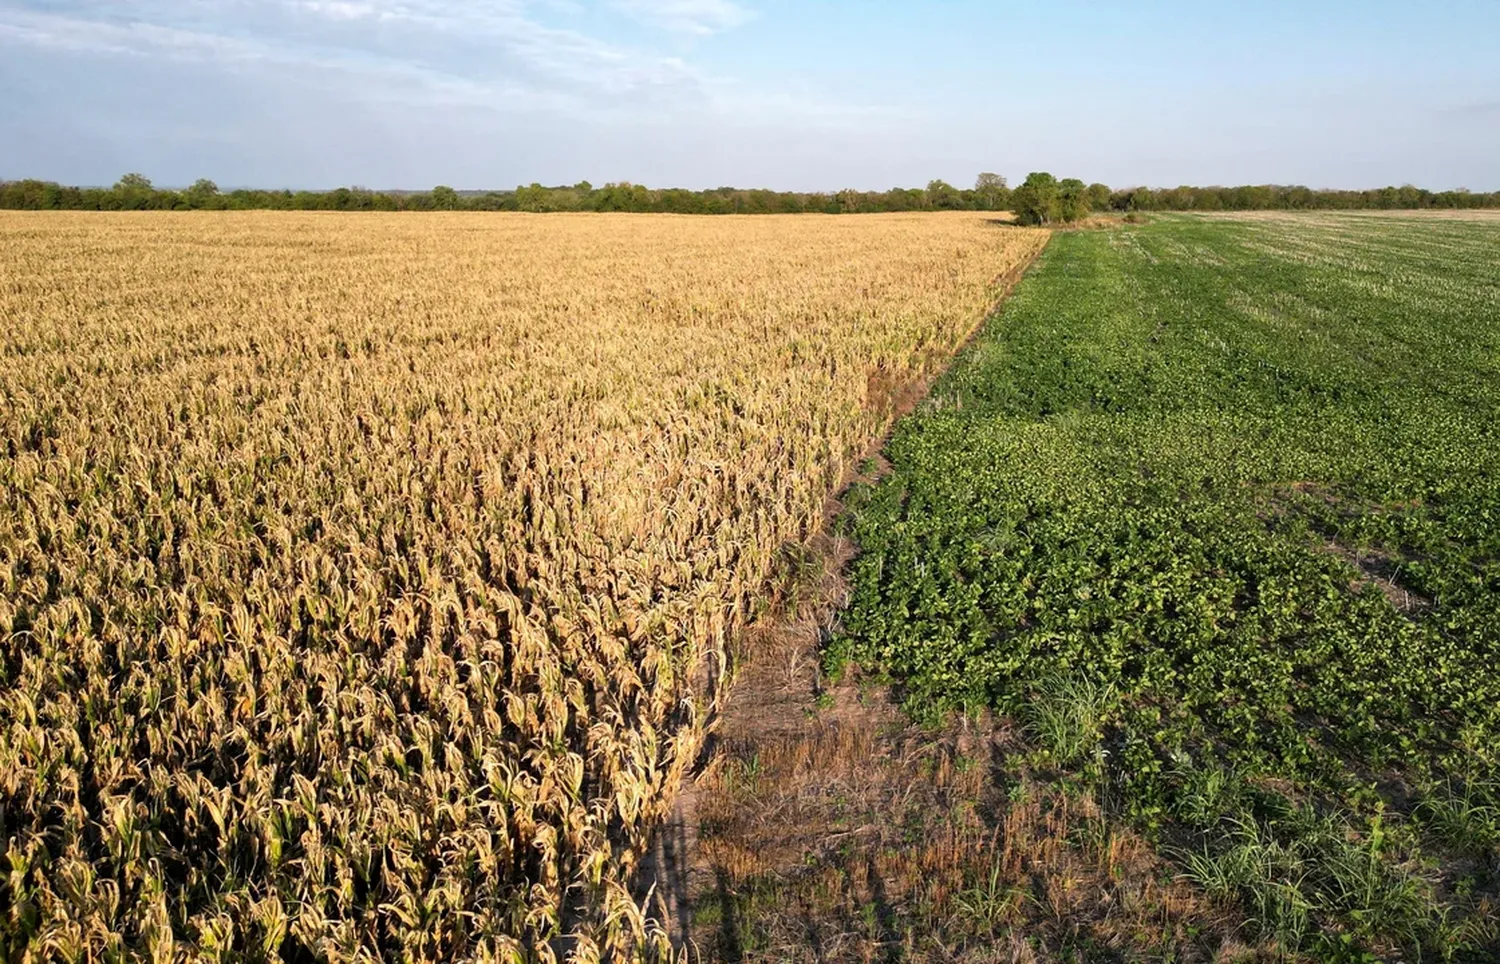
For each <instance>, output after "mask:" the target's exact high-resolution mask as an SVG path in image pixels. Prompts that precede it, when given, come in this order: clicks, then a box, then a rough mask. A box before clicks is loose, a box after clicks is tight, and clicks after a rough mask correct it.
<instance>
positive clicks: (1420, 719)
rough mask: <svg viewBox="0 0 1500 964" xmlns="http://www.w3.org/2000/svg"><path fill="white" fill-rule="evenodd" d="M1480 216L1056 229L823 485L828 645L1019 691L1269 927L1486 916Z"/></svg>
mask: <svg viewBox="0 0 1500 964" xmlns="http://www.w3.org/2000/svg"><path fill="white" fill-rule="evenodd" d="M1046 187H1047V181H1046V180H1045V179H1044V178H1042V177H1038V176H1034V177H1033V178H1029V179H1028V183H1027V184H1026V185H1023V186H1022V187H1021V188H1018V189H1017V191H1016V195H1017V200H1016V207H1017V209H1018V211H1019V210H1020V209H1021V207H1022V200H1023V199H1024V200H1025V201H1026V202H1027V204H1031V203H1033V202H1035V203H1037V204H1040V205H1041V207H1042V208H1045V206H1046V205H1045V199H1046ZM1497 250H1500V225H1495V224H1491V223H1487V222H1482V221H1469V222H1464V221H1452V220H1445V221H1413V220H1411V219H1409V218H1408V219H1370V218H1353V217H1345V216H1338V215H1334V216H1325V217H1322V218H1318V219H1311V218H1301V219H1297V220H1291V219H1282V220H1277V221H1240V222H1230V221H1213V222H1209V221H1204V220H1195V219H1187V218H1182V217H1175V218H1173V217H1166V218H1159V219H1156V220H1155V221H1153V223H1151V224H1149V225H1145V226H1142V227H1132V228H1130V229H1127V230H1121V231H1110V232H1075V233H1068V234H1062V235H1058V236H1057V237H1055V238H1054V239H1053V241H1052V244H1051V246H1050V247H1049V249H1048V250H1047V251H1046V252H1045V253H1044V254H1043V256H1042V259H1041V261H1040V262H1039V264H1038V267H1037V268H1036V269H1035V270H1034V271H1033V272H1032V274H1031V275H1030V276H1029V277H1028V279H1027V280H1026V281H1025V282H1023V283H1022V285H1021V286H1020V287H1019V288H1018V289H1017V291H1016V293H1015V295H1014V296H1013V298H1012V299H1011V301H1010V303H1009V305H1008V307H1007V308H1006V310H1005V312H1004V314H1003V315H1001V316H1000V317H999V318H997V319H996V320H994V321H993V322H991V324H990V325H989V326H988V327H987V329H986V330H985V331H984V333H983V334H982V335H981V337H980V338H979V339H978V340H977V341H976V342H975V343H974V345H973V346H972V347H971V349H970V350H969V351H968V352H967V353H966V354H965V355H964V356H963V357H962V358H961V359H960V360H959V362H958V363H957V364H956V365H955V367H954V368H953V369H952V370H951V371H950V372H949V373H948V374H947V375H946V376H944V378H943V379H941V380H940V381H939V382H938V384H937V385H936V386H935V387H934V389H933V398H934V399H940V400H942V404H931V405H929V406H926V407H925V408H923V409H921V410H919V411H918V412H917V413H916V414H914V415H912V416H910V417H909V418H908V419H906V420H904V421H903V422H902V423H901V425H900V426H898V429H897V431H896V433H895V434H894V436H893V438H892V440H891V442H890V444H889V446H888V449H887V456H888V457H889V459H890V461H891V463H892V470H891V472H890V474H889V475H888V476H887V477H886V478H884V479H883V480H882V481H881V482H879V483H877V484H875V485H873V486H870V487H868V488H866V489H863V490H861V491H860V492H858V493H857V494H855V495H854V496H853V497H852V498H851V499H850V502H849V505H850V512H851V516H850V518H849V520H848V521H846V523H845V524H846V526H847V528H848V530H849V531H850V532H851V534H852V535H853V536H854V537H855V539H856V540H857V542H858V543H859V545H860V547H861V555H860V556H859V557H858V559H857V560H856V562H855V563H854V567H853V574H852V577H853V584H854V592H853V597H852V602H851V605H850V607H849V609H848V611H847V613H846V615H845V620H844V625H845V631H844V633H843V635H842V636H840V637H839V638H837V639H836V640H835V641H834V642H833V643H832V645H831V646H830V648H829V651H828V653H827V660H828V662H829V664H830V667H829V668H830V669H831V670H834V671H837V670H838V669H839V667H840V664H841V663H843V662H845V661H848V660H854V661H858V662H859V663H861V664H863V665H864V666H865V667H866V668H867V669H871V670H874V671H878V672H881V673H883V674H886V675H888V676H891V677H893V678H895V679H896V680H897V681H898V682H899V683H900V685H901V689H902V691H903V692H904V693H905V694H906V697H905V698H906V705H907V707H908V708H909V710H910V711H911V712H912V713H914V714H916V715H919V716H932V715H934V714H938V713H942V712H945V711H949V710H957V709H961V708H965V707H968V706H971V705H972V704H973V703H975V702H987V703H989V704H991V705H992V706H995V707H996V708H998V709H1000V710H1002V711H1006V712H1010V713H1012V714H1013V715H1016V716H1018V717H1019V718H1020V719H1021V720H1022V722H1024V723H1026V724H1027V725H1028V727H1029V729H1030V732H1031V733H1032V734H1033V735H1034V737H1036V738H1037V741H1038V743H1039V744H1040V745H1041V746H1042V747H1043V748H1044V749H1046V750H1047V751H1048V754H1049V756H1050V757H1051V758H1052V759H1053V761H1054V762H1056V763H1057V764H1058V765H1062V766H1067V767H1069V768H1073V769H1076V770H1079V771H1081V772H1082V773H1083V774H1084V775H1085V776H1087V777H1089V778H1091V779H1096V780H1097V781H1098V782H1099V784H1100V786H1101V788H1102V789H1103V790H1105V791H1106V792H1105V796H1106V797H1107V798H1108V799H1111V800H1114V801H1115V807H1116V811H1117V813H1118V814H1119V815H1120V816H1122V817H1123V818H1125V819H1128V820H1129V821H1131V822H1132V823H1134V824H1135V825H1136V826H1137V827H1139V828H1141V829H1142V830H1144V831H1146V832H1147V833H1150V834H1156V835H1158V836H1159V838H1160V839H1161V840H1163V841H1164V842H1173V845H1174V847H1175V848H1176V850H1174V852H1176V853H1178V855H1179V859H1180V861H1181V863H1182V864H1183V867H1184V872H1185V873H1187V874H1188V875H1190V876H1191V877H1192V878H1194V879H1195V880H1197V881H1198V883H1199V884H1200V885H1201V886H1202V887H1204V889H1205V890H1207V891H1208V892H1209V893H1211V894H1214V895H1217V896H1219V897H1221V898H1223V899H1225V900H1228V901H1232V902H1235V903H1237V904H1238V905H1239V906H1240V907H1241V908H1243V910H1244V911H1245V913H1246V914H1247V916H1248V917H1249V918H1250V919H1251V920H1252V921H1254V922H1255V923H1256V926H1258V927H1259V928H1260V930H1261V932H1262V933H1263V934H1264V935H1266V936H1270V937H1274V938H1278V939H1280V940H1282V941H1284V942H1285V943H1286V944H1287V945H1288V946H1293V947H1296V946H1301V947H1303V948H1304V949H1307V950H1309V951H1311V950H1313V949H1314V947H1313V944H1312V943H1311V942H1313V941H1314V939H1315V937H1316V935H1318V934H1319V933H1320V932H1321V931H1323V930H1324V929H1327V928H1334V929H1336V930H1338V931H1340V932H1343V933H1348V934H1350V935H1352V938H1351V939H1352V940H1355V941H1357V942H1358V943H1359V945H1360V946H1361V947H1363V946H1375V945H1379V946H1388V947H1389V946H1395V947H1402V948H1406V949H1409V950H1412V951H1414V952H1418V953H1421V954H1424V955H1429V956H1435V957H1439V958H1444V957H1448V956H1451V955H1454V954H1460V953H1463V952H1467V953H1473V954H1477V955H1479V956H1480V958H1481V959H1482V958H1483V955H1485V954H1490V953H1493V952H1495V951H1496V950H1497V949H1500V948H1497V946H1496V944H1495V943H1494V941H1495V940H1496V938H1495V937H1494V936H1493V933H1494V932H1493V929H1492V928H1489V924H1490V923H1492V922H1493V914H1494V910H1493V907H1494V904H1493V903H1490V904H1486V903H1485V898H1486V897H1489V898H1491V900H1493V898H1494V896H1495V894H1496V892H1497V890H1500V874H1497V872H1496V868H1500V850H1497V846H1500V826H1497V818H1496V813H1497V810H1496V807H1497V806H1500V509H1497V506H1500V431H1497V429H1496V426H1497V425H1500V393H1497V392H1496V391H1495V385H1496V384H1497V378H1500V363H1497V361H1496V359H1497V358H1500V268H1497V265H1500V261H1497V259H1496V257H1495V252H1496V251H1497ZM1474 868H1481V869H1479V870H1475V869H1474ZM1483 868H1489V869H1483ZM1486 907H1488V908H1489V909H1488V910H1486V909H1485V908H1486ZM1486 935H1488V936H1486ZM1465 948H1467V949H1468V950H1467V951H1465ZM1360 953H1363V952H1362V951H1361V952H1360ZM1349 959H1357V958H1349Z"/></svg>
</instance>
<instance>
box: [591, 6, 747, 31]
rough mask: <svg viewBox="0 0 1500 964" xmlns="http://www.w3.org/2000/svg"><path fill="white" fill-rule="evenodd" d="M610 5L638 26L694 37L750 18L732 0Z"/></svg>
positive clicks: (720, 29) (736, 25)
mask: <svg viewBox="0 0 1500 964" xmlns="http://www.w3.org/2000/svg"><path fill="white" fill-rule="evenodd" d="M610 5H611V6H613V7H614V8H616V9H617V10H620V11H621V12H623V13H625V14H627V15H629V16H631V17H634V18H635V19H636V20H639V21H641V22H642V23H648V24H651V25H653V26H656V27H661V28H663V29H666V30H673V31H677V32H680V33H689V34H698V35H707V34H713V33H720V32H722V31H725V30H731V29H733V28H735V27H738V26H740V25H742V24H744V23H746V22H748V21H749V20H750V18H751V13H750V11H749V10H747V9H745V8H744V7H742V6H740V5H739V4H737V3H734V2H732V0H610Z"/></svg>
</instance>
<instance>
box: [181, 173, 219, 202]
mask: <svg viewBox="0 0 1500 964" xmlns="http://www.w3.org/2000/svg"><path fill="white" fill-rule="evenodd" d="M182 196H183V199H184V200H186V201H187V203H188V207H192V208H210V207H217V206H218V204H217V202H218V199H219V185H217V184H215V183H214V182H213V181H210V180H209V179H208V178H206V177H200V178H199V179H198V180H196V181H194V182H193V186H192V187H190V188H188V189H187V190H186V191H183V192H182Z"/></svg>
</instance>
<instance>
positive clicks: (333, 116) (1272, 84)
mask: <svg viewBox="0 0 1500 964" xmlns="http://www.w3.org/2000/svg"><path fill="white" fill-rule="evenodd" d="M1497 50H1500V0H1429V2H1427V3H1424V4H1411V3H1396V2H1389V0H1300V2H1291V0H1258V2H1254V3H1249V2H1238V3H1228V2H1221V0H1137V2H1130V3H1126V2H1120V0H1111V2H1108V3H1106V2H1100V0H1094V2H1085V0H1050V2H1044V0H1033V2H994V0H992V2H980V0H949V2H944V0H926V2H921V3H917V2H910V3H892V2H881V0H862V2H855V0H0V179H12V178H20V177H39V178H44V179H48V180H56V181H61V182H64V183H70V184H85V185H107V184H112V183H114V181H115V180H117V179H118V178H119V176H120V175H121V174H123V173H125V172H127V171H136V172H140V173H143V174H145V175H146V176H147V177H149V178H151V179H152V180H153V181H155V183H157V184H158V185H162V186H183V185H186V184H189V183H191V182H192V181H194V180H196V179H198V178H200V177H207V178H211V179H213V180H214V181H216V182H217V183H218V184H219V185H220V186H221V187H224V188H228V187H239V186H254V187H268V188H281V187H290V188H314V189H316V188H331V187H335V186H340V185H360V186H366V187H371V188H407V189H418V188H427V187H430V186H432V185H435V184H449V185H452V186H454V187H458V188H460V189H495V188H510V187H514V186H516V185H517V184H529V183H531V182H533V181H536V182H541V183H544V184H571V183H574V182H577V181H580V180H585V179H587V180H590V181H592V182H593V183H595V184H603V183H605V182H609V181H632V182H635V183H642V184H647V185H650V186H653V187H668V186H671V187H688V188H708V187H717V186H720V185H734V186H739V187H770V188H776V189H781V190H838V189H840V188H846V187H848V188H857V189H862V190H882V189H885V188H889V187H893V186H922V185H925V184H926V183H927V182H928V181H929V180H931V179H933V178H942V179H944V180H947V181H949V182H950V183H953V184H957V185H960V186H967V185H970V184H972V183H973V181H974V177H975V175H976V174H978V173H979V172H980V171H994V172H997V173H1001V174H1004V175H1006V176H1007V177H1008V178H1009V179H1010V180H1011V182H1012V183H1017V182H1019V181H1020V180H1021V179H1022V178H1024V177H1025V175H1026V173H1027V172H1029V171H1034V170H1047V171H1051V172H1052V173H1054V174H1056V175H1057V176H1059V177H1070V176H1072V177H1081V178H1083V179H1084V180H1086V181H1090V182H1092V181H1103V182H1105V183H1107V184H1110V185H1112V186H1115V187H1125V186H1134V185H1140V184H1146V185H1152V186H1172V185H1177V184H1240V183H1300V184H1307V185H1309V186H1311V187H1350V188H1363V187H1375V186H1383V185H1385V184H1402V183H1414V184H1418V185H1420V186H1422V187H1427V188H1431V189H1434V190H1442V189H1448V188H1455V187H1468V188H1471V189H1473V190H1495V189H1500V54H1497Z"/></svg>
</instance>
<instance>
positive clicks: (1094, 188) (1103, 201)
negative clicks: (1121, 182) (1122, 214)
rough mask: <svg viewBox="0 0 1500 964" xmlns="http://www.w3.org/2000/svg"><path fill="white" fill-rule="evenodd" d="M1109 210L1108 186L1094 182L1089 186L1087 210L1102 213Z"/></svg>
mask: <svg viewBox="0 0 1500 964" xmlns="http://www.w3.org/2000/svg"><path fill="white" fill-rule="evenodd" d="M1108 208H1109V185H1107V184H1100V183H1098V182H1095V183H1093V184H1090V185H1089V210H1090V211H1104V210H1107V209H1108Z"/></svg>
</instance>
